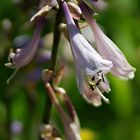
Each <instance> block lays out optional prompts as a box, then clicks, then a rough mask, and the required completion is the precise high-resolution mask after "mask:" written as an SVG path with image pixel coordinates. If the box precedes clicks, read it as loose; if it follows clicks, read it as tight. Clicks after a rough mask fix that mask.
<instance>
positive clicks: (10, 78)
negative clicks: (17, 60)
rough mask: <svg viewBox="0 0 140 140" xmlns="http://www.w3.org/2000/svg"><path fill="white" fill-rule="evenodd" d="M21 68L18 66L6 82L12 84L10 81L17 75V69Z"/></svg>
mask: <svg viewBox="0 0 140 140" xmlns="http://www.w3.org/2000/svg"><path fill="white" fill-rule="evenodd" d="M18 70H19V68H16V69H15V71H14V73H13V74H12V75H11V76H10V77H9V78H8V79H7V81H6V83H7V84H10V81H11V80H12V79H13V77H14V76H15V75H16V73H17V71H18Z"/></svg>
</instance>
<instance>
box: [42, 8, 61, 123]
mask: <svg viewBox="0 0 140 140" xmlns="http://www.w3.org/2000/svg"><path fill="white" fill-rule="evenodd" d="M61 17H62V16H61V10H60V9H59V11H58V12H57V14H56V19H55V29H54V40H53V46H52V56H51V65H50V69H51V70H52V71H54V70H55V65H56V58H57V51H58V45H59V42H60V35H61V32H60V30H59V29H58V25H59V24H60V23H61V20H62V18H61ZM50 83H52V81H50ZM46 98H47V99H46V104H45V106H46V107H47V108H46V110H45V113H44V116H43V123H45V124H47V123H48V122H49V119H50V114H51V108H52V103H51V101H50V98H49V96H48V95H47V96H46Z"/></svg>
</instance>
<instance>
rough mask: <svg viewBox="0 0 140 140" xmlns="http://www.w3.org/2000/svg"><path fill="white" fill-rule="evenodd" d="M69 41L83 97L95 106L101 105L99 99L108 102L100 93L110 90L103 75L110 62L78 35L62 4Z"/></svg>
mask: <svg viewBox="0 0 140 140" xmlns="http://www.w3.org/2000/svg"><path fill="white" fill-rule="evenodd" d="M63 10H64V13H65V17H66V22H67V28H68V32H69V40H70V45H71V50H72V54H73V58H74V63H75V67H76V73H77V84H78V88H79V90H80V92H81V93H82V95H83V97H84V98H85V99H86V100H87V101H88V102H89V103H92V104H93V105H95V106H98V105H100V104H101V97H102V98H103V99H104V100H105V101H106V102H108V101H109V100H108V99H106V98H105V97H104V96H103V94H102V92H104V91H106V92H109V91H110V88H109V85H108V82H107V80H106V79H105V78H104V74H106V73H108V72H109V71H110V69H111V68H112V62H111V61H108V60H106V59H103V58H102V57H101V56H100V55H99V54H98V53H97V52H96V51H95V49H94V48H93V47H92V46H91V45H90V44H89V43H88V41H87V40H86V39H85V38H84V37H83V36H82V35H81V34H80V33H79V30H78V29H77V27H76V25H75V23H74V21H73V19H72V17H71V16H70V12H69V9H68V6H67V4H66V3H65V2H63Z"/></svg>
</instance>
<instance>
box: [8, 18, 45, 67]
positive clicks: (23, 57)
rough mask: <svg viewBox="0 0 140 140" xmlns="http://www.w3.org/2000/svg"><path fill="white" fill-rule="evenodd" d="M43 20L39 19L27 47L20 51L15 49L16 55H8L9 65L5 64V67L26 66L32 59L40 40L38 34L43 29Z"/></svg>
mask: <svg viewBox="0 0 140 140" xmlns="http://www.w3.org/2000/svg"><path fill="white" fill-rule="evenodd" d="M43 24H44V19H42V18H40V19H39V21H38V23H37V26H36V30H35V33H34V35H33V38H32V40H31V42H30V43H29V45H28V46H26V47H23V48H21V49H19V48H18V49H16V53H13V52H12V53H10V54H9V61H10V62H9V63H6V64H5V66H7V67H10V68H19V67H23V66H24V65H26V64H28V63H29V62H30V61H31V60H32V59H33V57H34V55H35V54H36V51H37V46H38V43H39V40H40V32H41V30H42V28H43Z"/></svg>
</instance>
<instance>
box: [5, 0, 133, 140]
mask: <svg viewBox="0 0 140 140" xmlns="http://www.w3.org/2000/svg"><path fill="white" fill-rule="evenodd" d="M44 3H45V6H44V7H43V8H41V10H40V11H39V12H37V14H35V15H34V16H33V17H32V18H31V21H32V22H33V21H35V22H36V23H37V24H36V29H35V33H34V35H33V38H32V40H31V41H30V43H28V45H27V46H24V47H22V48H20V49H19V48H18V49H16V53H13V52H11V53H10V54H9V61H10V62H9V63H6V64H5V65H6V66H7V67H10V68H16V69H19V68H20V67H23V66H25V65H27V64H28V63H30V62H31V61H32V60H33V58H34V56H35V54H36V52H37V51H38V44H39V40H40V33H41V31H42V28H43V26H44V23H45V15H46V14H47V13H48V12H50V11H52V10H55V11H57V13H58V14H56V15H57V16H58V17H59V18H58V19H59V20H58V21H57V18H56V27H55V32H54V44H53V48H52V54H50V55H49V56H50V57H51V58H50V57H49V59H51V60H50V62H51V64H50V65H51V67H50V69H51V71H49V70H45V71H44V72H43V80H44V83H45V87H46V89H47V91H48V95H49V97H50V100H51V102H52V104H53V105H54V106H55V107H56V109H57V111H58V112H59V114H60V118H61V119H62V122H63V124H64V129H65V134H66V139H67V140H80V139H81V138H80V135H79V124H78V123H77V119H76V118H77V115H76V112H75V110H74V108H73V106H72V104H71V102H70V99H69V98H68V96H67V94H66V92H65V90H64V89H63V88H60V87H58V83H59V81H60V79H61V74H60V73H59V74H56V73H55V72H54V70H55V61H56V60H55V59H56V54H57V52H56V51H57V49H56V46H57V47H58V43H59V41H58V40H59V39H60V37H57V35H59V36H60V32H63V33H64V35H65V37H66V38H67V40H68V41H69V43H70V47H71V52H72V55H73V61H74V66H75V72H76V80H77V86H78V89H79V92H80V93H81V94H82V96H83V97H84V99H85V100H86V101H87V102H88V103H91V104H92V105H94V106H100V105H101V104H102V100H103V101H104V102H106V103H109V99H107V98H106V97H105V96H104V94H103V93H104V92H107V93H108V92H109V91H110V90H111V89H110V86H109V82H108V80H107V78H106V76H107V74H108V73H109V72H110V73H112V74H113V75H114V76H117V77H119V78H121V79H125V80H128V79H133V78H134V72H135V68H133V67H132V66H131V65H130V64H129V62H128V61H127V59H126V57H125V55H124V54H123V53H122V52H121V50H120V49H119V48H118V47H117V46H116V45H115V44H114V43H113V41H111V40H110V39H109V38H108V37H107V36H106V35H105V34H104V33H103V31H102V30H101V29H100V27H99V25H98V24H97V22H96V20H95V19H94V18H93V14H94V11H95V9H96V10H103V9H104V8H106V6H107V4H106V3H105V2H104V1H103V0H77V1H72V0H71V1H69V2H67V1H64V0H57V1H56V0H50V1H47V2H46V1H44ZM60 14H63V16H61V17H60ZM63 18H64V19H63ZM81 21H83V22H84V23H85V25H83V22H82V23H81ZM85 21H86V22H85ZM60 24H61V25H62V24H63V25H66V26H60ZM88 25H89V26H90V27H91V29H92V31H93V35H94V36H93V38H94V40H95V42H94V44H95V45H94V46H95V48H94V47H93V46H92V45H91V44H90V43H89V42H88V40H87V39H86V38H85V37H84V35H82V33H81V31H80V29H81V28H83V27H85V26H88ZM58 26H59V28H58ZM58 32H59V33H58ZM55 39H56V40H55ZM57 39H58V40H57ZM47 56H48V55H47ZM43 58H44V57H43ZM45 60H46V59H45ZM54 77H55V78H54ZM54 79H55V80H54ZM50 83H51V84H52V85H53V86H51V85H50ZM55 91H56V92H59V93H60V96H61V97H62V98H63V99H62V101H63V102H64V103H65V107H66V108H67V109H68V113H66V112H65V111H64V110H63V108H62V107H61V105H60V103H59V100H58V99H57V97H56V95H55ZM77 124H78V125H77ZM53 130H54V129H53V127H52V126H50V125H49V124H47V127H46V129H45V132H44V133H43V136H42V137H43V138H45V139H50V140H51V139H56V138H57V139H61V138H60V137H59V136H54V135H53Z"/></svg>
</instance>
